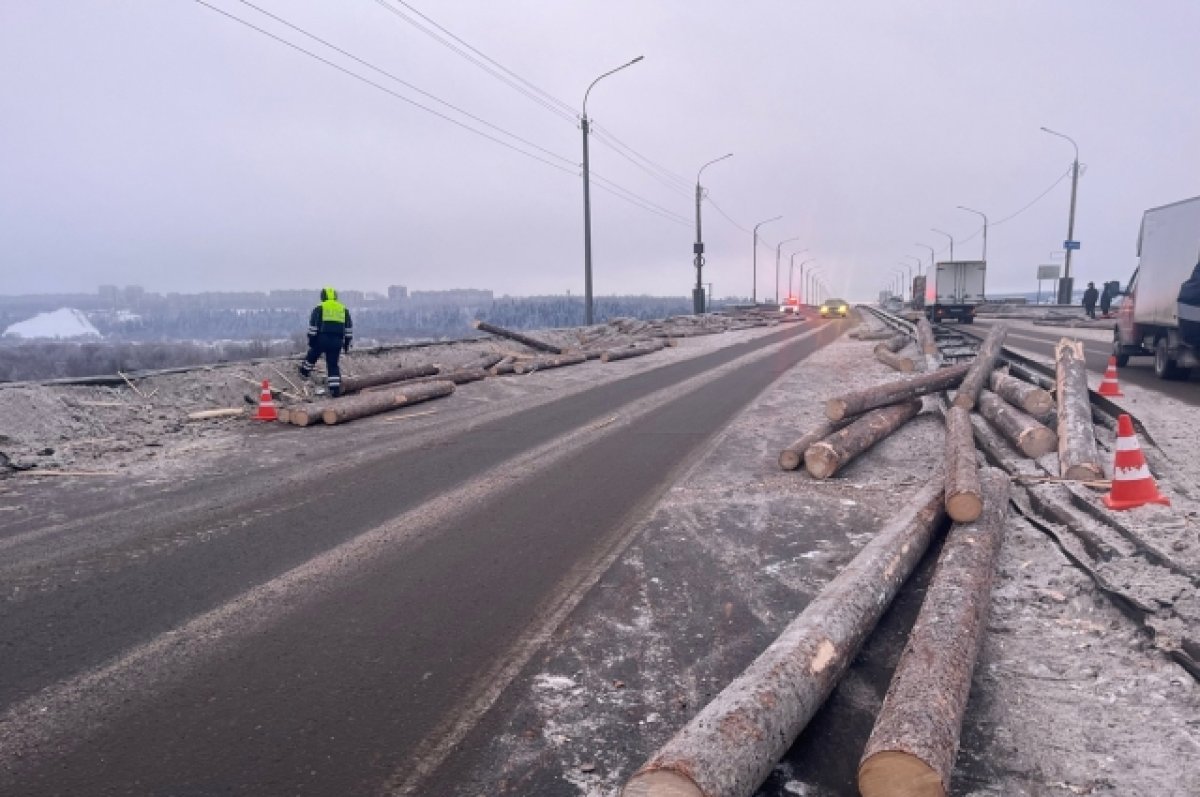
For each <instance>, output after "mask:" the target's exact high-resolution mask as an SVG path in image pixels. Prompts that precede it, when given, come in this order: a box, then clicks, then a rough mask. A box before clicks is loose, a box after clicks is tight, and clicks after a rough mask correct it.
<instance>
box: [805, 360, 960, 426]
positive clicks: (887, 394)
mask: <svg viewBox="0 0 1200 797" xmlns="http://www.w3.org/2000/svg"><path fill="white" fill-rule="evenodd" d="M968 368H970V366H969V365H954V366H951V367H949V368H943V369H941V370H939V371H934V372H933V373H930V374H922V375H921V376H916V377H913V378H911V379H904V380H901V381H898V382H886V383H884V384H882V385H873V386H871V387H867V388H863V389H862V390H855V391H852V392H850V393H843V394H842V395H840V396H834V397H833V398H831V399H829V400H828V401H827V402H825V416H826V417H827V418H829V420H831V421H840V420H841V419H842V418H845V417H846V416H848V415H858V414H860V413H864V412H866V411H867V410H873V409H875V408H876V407H886V406H887V405H889V404H895V403H897V402H899V401H904V400H906V399H911V398H916V397H917V396H925V395H928V394H930V393H938V392H940V391H942V390H946V389H947V388H951V387H954V386H955V385H957V384H958V383H959V382H961V381H962V378H963V377H964V376H966V373H967V369H968Z"/></svg>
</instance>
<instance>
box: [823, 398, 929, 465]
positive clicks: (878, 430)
mask: <svg viewBox="0 0 1200 797" xmlns="http://www.w3.org/2000/svg"><path fill="white" fill-rule="evenodd" d="M920 411H921V400H920V399H911V400H909V401H905V402H903V403H901V404H893V405H891V406H888V407H883V408H881V409H877V410H872V411H871V412H868V413H867V414H866V415H863V416H862V417H860V418H856V419H855V420H854V422H853V423H851V424H850V425H849V426H847V427H846V428H845V429H842V430H841V431H838V432H834V433H833V434H831V435H830V436H829V437H827V438H825V439H824V440H822V441H821V442H819V443H814V444H813V445H811V446H809V447H808V450H807V451H805V452H804V467H806V468H807V469H808V472H809V473H810V474H812V475H813V476H814V477H816V478H818V479H828V478H829V477H830V476H832V475H833V474H835V473H837V472H838V471H839V470H840V469H841V468H842V466H844V465H845V464H846V463H847V462H849V461H850V460H852V459H854V458H855V457H856V456H858V455H859V454H861V453H862V452H864V451H866V450H867V449H868V448H870V447H871V446H873V445H875V444H876V443H878V442H879V441H880V440H882V439H883V438H885V437H887V436H888V435H890V434H891V433H892V432H894V431H896V430H897V429H899V428H900V427H901V426H903V425H904V424H905V423H907V422H908V421H909V420H911V419H912V418H913V417H915V416H916V414H917V413H918V412H920Z"/></svg>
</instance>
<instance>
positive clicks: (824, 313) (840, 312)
mask: <svg viewBox="0 0 1200 797" xmlns="http://www.w3.org/2000/svg"><path fill="white" fill-rule="evenodd" d="M819 312H820V313H821V318H845V317H846V316H847V315H848V314H849V313H850V305H848V304H846V300H845V299H826V300H825V301H823V302H821V309H820V310H819Z"/></svg>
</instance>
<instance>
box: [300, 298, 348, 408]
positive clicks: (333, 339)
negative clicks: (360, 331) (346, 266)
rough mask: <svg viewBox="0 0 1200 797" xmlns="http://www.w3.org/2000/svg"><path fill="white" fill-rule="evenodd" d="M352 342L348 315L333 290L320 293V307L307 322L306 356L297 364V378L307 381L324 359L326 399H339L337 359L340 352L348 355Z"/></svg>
mask: <svg viewBox="0 0 1200 797" xmlns="http://www.w3.org/2000/svg"><path fill="white" fill-rule="evenodd" d="M353 339H354V322H353V321H351V320H350V311H349V310H347V309H346V305H344V304H342V303H341V302H339V301H338V300H337V291H335V290H334V289H333V288H322V289H321V303H320V304H318V305H317V306H316V307H314V308H313V311H312V315H310V316H309V318H308V354H306V355H305V356H304V362H302V363H300V375H301V376H303V377H304V378H306V379H307V378H308V377H309V376H311V375H312V370H313V366H314V365H316V364H317V360H319V359H321V355H322V354H324V355H325V370H327V371H328V372H329V380H328V387H329V395H331V396H339V395H341V392H342V372H341V370H340V369H339V368H338V358H339V357H340V356H341V354H342V352H344V351H350V342H351V341H352V340H353Z"/></svg>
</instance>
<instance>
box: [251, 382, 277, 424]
mask: <svg viewBox="0 0 1200 797" xmlns="http://www.w3.org/2000/svg"><path fill="white" fill-rule="evenodd" d="M251 420H253V421H277V420H279V413H278V412H276V411H275V399H273V398H271V383H270V382H268V381H267V380H266V379H264V380H263V386H262V395H261V396H259V399H258V412H256V413H254V415H253V416H252V417H251Z"/></svg>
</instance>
